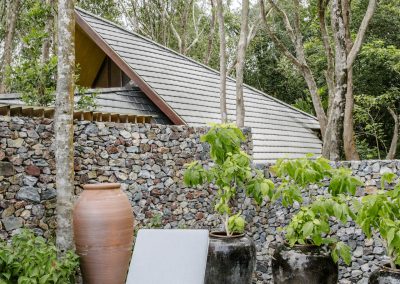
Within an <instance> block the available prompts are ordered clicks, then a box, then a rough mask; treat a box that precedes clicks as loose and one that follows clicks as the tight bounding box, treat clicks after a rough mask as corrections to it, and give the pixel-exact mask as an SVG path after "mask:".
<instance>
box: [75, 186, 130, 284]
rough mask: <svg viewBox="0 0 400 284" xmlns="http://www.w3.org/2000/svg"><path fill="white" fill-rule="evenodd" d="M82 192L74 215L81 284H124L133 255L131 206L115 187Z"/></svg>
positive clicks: (85, 189) (93, 188) (92, 187)
mask: <svg viewBox="0 0 400 284" xmlns="http://www.w3.org/2000/svg"><path fill="white" fill-rule="evenodd" d="M83 188H84V190H83V192H82V194H81V195H80V197H79V199H78V201H77V203H76V205H75V208H74V212H73V227H74V237H75V244H76V251H77V253H78V255H79V256H80V264H81V271H82V276H83V283H85V284H124V283H125V279H126V275H127V272H128V266H129V261H130V259H131V254H132V242H133V213H132V208H131V204H130V202H129V200H128V197H127V196H126V194H125V193H123V192H122V190H121V188H120V184H118V183H103V184H88V185H84V186H83Z"/></svg>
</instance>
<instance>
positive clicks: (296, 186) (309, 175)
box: [271, 154, 332, 206]
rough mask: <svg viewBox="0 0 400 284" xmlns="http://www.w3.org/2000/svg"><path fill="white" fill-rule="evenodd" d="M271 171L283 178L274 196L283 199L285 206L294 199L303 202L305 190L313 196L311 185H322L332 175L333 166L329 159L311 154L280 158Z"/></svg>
mask: <svg viewBox="0 0 400 284" xmlns="http://www.w3.org/2000/svg"><path fill="white" fill-rule="evenodd" d="M271 172H272V173H274V174H275V175H276V176H277V177H278V178H280V179H281V180H282V182H281V184H280V186H279V187H278V188H277V190H276V192H275V194H274V196H273V199H274V201H275V200H277V199H281V200H282V204H283V206H289V205H292V204H293V203H294V201H297V202H299V203H302V202H303V197H302V192H303V191H305V192H308V193H309V197H310V198H313V191H312V190H311V187H313V186H314V187H322V186H323V181H324V180H325V179H327V178H329V177H331V174H332V167H331V166H330V165H329V161H328V160H327V159H325V158H323V157H318V158H314V157H313V155H312V154H309V155H306V156H305V157H304V158H298V159H293V160H288V159H279V160H278V161H277V162H276V164H275V165H274V166H273V167H271Z"/></svg>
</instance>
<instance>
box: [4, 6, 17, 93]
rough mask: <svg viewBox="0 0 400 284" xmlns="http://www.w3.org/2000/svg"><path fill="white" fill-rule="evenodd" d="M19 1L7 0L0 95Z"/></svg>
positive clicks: (9, 61) (9, 59)
mask: <svg viewBox="0 0 400 284" xmlns="http://www.w3.org/2000/svg"><path fill="white" fill-rule="evenodd" d="M19 4H20V3H19V0H9V1H8V2H7V8H6V11H7V19H6V39H5V42H4V54H3V60H2V64H1V70H0V71H1V75H0V93H4V91H5V82H4V73H5V70H6V68H7V67H9V66H10V65H11V63H12V51H13V44H14V36H15V29H16V23H17V18H18V11H19Z"/></svg>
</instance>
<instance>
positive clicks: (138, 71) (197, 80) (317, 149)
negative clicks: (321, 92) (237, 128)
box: [76, 9, 322, 162]
mask: <svg viewBox="0 0 400 284" xmlns="http://www.w3.org/2000/svg"><path fill="white" fill-rule="evenodd" d="M76 22H77V24H78V25H79V26H80V28H81V29H82V30H83V31H84V32H85V33H86V34H87V35H88V36H89V37H90V38H91V39H92V40H93V41H94V42H95V43H96V44H97V45H98V46H99V47H100V48H101V49H102V50H103V51H104V52H105V53H106V54H107V55H108V56H109V57H110V58H111V59H112V60H113V61H114V62H115V63H116V64H117V65H118V67H119V68H120V69H121V70H122V71H124V72H125V74H126V75H128V76H129V77H130V79H131V80H133V81H134V82H135V84H137V85H138V86H139V87H140V89H141V90H142V91H143V92H144V93H145V94H146V95H147V96H148V97H149V99H150V100H152V101H153V103H154V104H155V105H157V106H158V107H159V108H160V109H161V111H163V112H164V114H165V115H166V116H167V117H169V119H170V120H171V121H172V122H173V123H175V124H188V125H190V126H198V125H205V124H207V123H209V122H219V121H220V111H219V72H218V71H215V70H213V69H211V68H209V67H207V66H205V65H203V64H201V63H198V62H196V61H194V60H192V59H190V58H188V57H185V56H183V55H181V54H179V53H177V52H175V51H173V50H171V49H168V48H166V47H164V46H162V45H159V44H157V43H155V42H154V41H151V40H149V39H147V38H145V37H143V36H141V35H138V34H136V33H133V32H130V31H127V30H125V29H123V28H121V27H119V26H118V25H116V24H114V23H112V22H109V21H107V20H104V19H102V18H99V17H97V16H95V15H92V14H90V13H88V12H86V11H84V10H81V9H77V10H76ZM244 102H245V110H246V118H245V126H246V127H251V129H252V135H253V157H254V159H255V161H256V162H264V161H273V160H276V159H277V158H281V157H290V158H296V157H300V156H303V155H304V154H306V153H314V154H320V153H321V147H322V143H321V140H320V139H319V138H318V133H317V132H318V129H319V124H318V121H317V120H316V118H315V117H313V116H311V115H309V114H306V113H304V112H302V111H300V110H297V109H295V108H293V107H291V106H289V105H287V104H285V103H283V102H281V101H279V100H277V99H275V98H273V97H270V96H268V95H266V94H264V93H262V92H261V91H258V90H256V89H254V88H252V87H250V86H247V85H245V86H244ZM227 108H228V119H229V120H231V121H235V112H236V107H235V80H234V79H232V78H229V79H228V81H227ZM316 130H317V131H316Z"/></svg>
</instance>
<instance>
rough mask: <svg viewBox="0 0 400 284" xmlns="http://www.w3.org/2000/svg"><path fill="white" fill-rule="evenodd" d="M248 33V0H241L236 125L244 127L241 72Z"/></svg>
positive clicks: (242, 70)
mask: <svg viewBox="0 0 400 284" xmlns="http://www.w3.org/2000/svg"><path fill="white" fill-rule="evenodd" d="M248 33H249V0H242V22H241V24H240V36H239V43H238V48H237V60H236V61H237V64H236V125H237V126H238V127H244V118H245V109H244V99H243V72H244V65H245V58H246V46H247V35H248Z"/></svg>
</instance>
